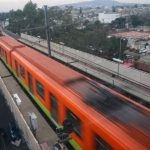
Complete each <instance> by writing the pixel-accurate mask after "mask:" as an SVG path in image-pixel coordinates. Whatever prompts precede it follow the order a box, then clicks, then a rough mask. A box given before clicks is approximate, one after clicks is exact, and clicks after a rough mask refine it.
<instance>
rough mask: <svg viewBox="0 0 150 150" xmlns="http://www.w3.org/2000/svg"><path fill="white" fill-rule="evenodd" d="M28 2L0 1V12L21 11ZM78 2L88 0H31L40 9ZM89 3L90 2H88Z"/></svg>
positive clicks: (147, 1) (145, 0) (146, 1)
mask: <svg viewBox="0 0 150 150" xmlns="http://www.w3.org/2000/svg"><path fill="white" fill-rule="evenodd" d="M28 1H29V0H0V12H6V11H9V10H11V9H15V10H16V9H22V8H23V6H24V5H25V4H26V3H27V2H28ZM80 1H88V0H32V2H34V3H37V4H38V7H42V6H43V5H48V6H54V5H61V4H67V3H75V2H80ZM89 1H90V0H89ZM117 1H120V2H135V3H138V2H139V3H140V2H144V3H149V4H150V0H117Z"/></svg>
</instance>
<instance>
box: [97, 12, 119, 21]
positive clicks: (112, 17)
mask: <svg viewBox="0 0 150 150" xmlns="http://www.w3.org/2000/svg"><path fill="white" fill-rule="evenodd" d="M119 17H121V15H120V14H118V13H111V14H110V13H109V14H108V13H99V21H100V22H102V23H111V22H112V21H113V20H115V19H117V18H119Z"/></svg>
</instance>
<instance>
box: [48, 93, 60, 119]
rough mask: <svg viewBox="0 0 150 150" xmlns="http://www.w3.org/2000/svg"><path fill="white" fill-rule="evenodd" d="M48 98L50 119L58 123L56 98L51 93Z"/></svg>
mask: <svg viewBox="0 0 150 150" xmlns="http://www.w3.org/2000/svg"><path fill="white" fill-rule="evenodd" d="M49 96H50V102H51V114H52V117H53V118H54V120H55V121H56V122H58V101H57V98H56V97H55V96H54V95H52V94H51V93H50V94H49Z"/></svg>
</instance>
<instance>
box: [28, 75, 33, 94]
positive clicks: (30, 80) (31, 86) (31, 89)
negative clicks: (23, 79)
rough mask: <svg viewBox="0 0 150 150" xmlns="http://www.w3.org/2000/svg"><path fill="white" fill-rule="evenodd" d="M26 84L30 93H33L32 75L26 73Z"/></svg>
mask: <svg viewBox="0 0 150 150" xmlns="http://www.w3.org/2000/svg"><path fill="white" fill-rule="evenodd" d="M28 83H29V89H30V92H31V93H33V79H32V75H31V74H30V73H29V72H28Z"/></svg>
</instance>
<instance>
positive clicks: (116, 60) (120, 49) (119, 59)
mask: <svg viewBox="0 0 150 150" xmlns="http://www.w3.org/2000/svg"><path fill="white" fill-rule="evenodd" d="M112 37H113V36H111V35H108V36H107V38H108V39H110V38H112ZM122 40H125V39H122V38H121V37H120V48H119V57H118V58H113V61H115V62H117V63H118V71H117V73H118V76H119V69H120V63H123V61H122V60H121V53H122Z"/></svg>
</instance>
